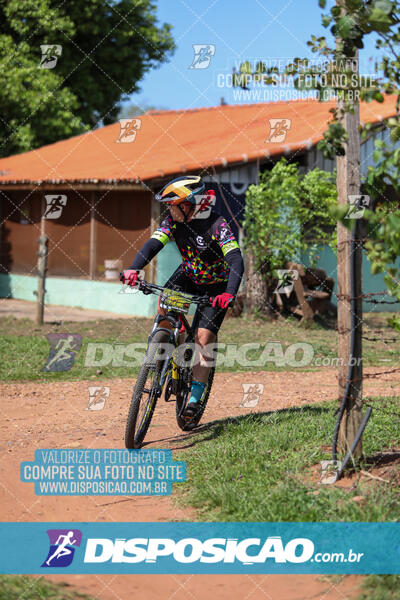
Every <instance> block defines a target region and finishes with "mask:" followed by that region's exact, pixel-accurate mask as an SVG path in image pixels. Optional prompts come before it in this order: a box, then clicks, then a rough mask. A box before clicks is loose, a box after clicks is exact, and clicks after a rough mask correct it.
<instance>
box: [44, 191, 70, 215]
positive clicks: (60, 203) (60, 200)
mask: <svg viewBox="0 0 400 600" xmlns="http://www.w3.org/2000/svg"><path fill="white" fill-rule="evenodd" d="M45 199H46V210H45V212H44V215H43V218H44V219H58V218H59V217H61V213H62V211H63V208H64V206H65V205H66V204H67V196H65V194H56V195H53V194H47V195H45Z"/></svg>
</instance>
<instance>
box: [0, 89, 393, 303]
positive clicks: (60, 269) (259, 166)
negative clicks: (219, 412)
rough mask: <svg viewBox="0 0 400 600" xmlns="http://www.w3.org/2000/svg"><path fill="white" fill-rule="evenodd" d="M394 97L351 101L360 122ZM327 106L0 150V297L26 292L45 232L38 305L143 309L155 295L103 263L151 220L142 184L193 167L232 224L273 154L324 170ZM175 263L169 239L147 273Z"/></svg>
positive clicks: (128, 126) (173, 114)
mask: <svg viewBox="0 0 400 600" xmlns="http://www.w3.org/2000/svg"><path fill="white" fill-rule="evenodd" d="M395 101H396V99H395V97H390V96H389V97H387V98H386V99H385V102H384V103H382V104H380V103H377V102H371V103H368V104H366V103H362V105H361V107H360V119H361V122H362V123H372V124H379V123H381V122H382V121H383V120H384V119H387V118H388V117H390V116H393V115H394V114H396V108H395ZM334 104H335V103H334V102H324V103H322V102H318V101H316V100H310V99H308V100H297V101H290V102H270V103H258V104H249V105H222V106H216V107H212V108H203V109H193V110H176V111H159V112H157V111H152V112H148V113H146V114H144V115H141V116H140V117H135V118H133V119H123V120H121V121H120V122H119V123H115V124H113V125H109V126H106V127H102V128H99V129H95V130H92V131H90V132H87V133H84V134H82V135H78V136H75V137H72V138H69V139H66V140H62V141H60V142H56V143H54V144H50V145H48V146H44V147H42V148H39V149H37V150H32V151H30V152H25V153H22V154H18V155H14V156H9V157H7V158H3V159H1V160H0V190H1V198H2V201H1V209H0V210H1V215H0V216H1V219H0V221H1V229H0V236H1V245H0V248H1V258H0V264H1V274H0V295H1V296H2V297H8V296H12V297H15V298H23V299H29V300H34V299H35V296H34V292H35V290H36V286H37V283H36V280H37V250H38V241H37V240H38V237H39V235H40V234H41V233H45V234H46V235H47V236H48V238H49V256H48V278H47V282H46V303H48V304H64V305H69V306H82V307H84V308H98V309H101V310H112V311H114V312H119V313H131V314H138V315H149V314H152V312H153V310H154V299H153V298H149V297H146V298H144V297H141V298H140V299H139V298H138V297H137V296H138V295H137V294H136V295H131V294H125V293H120V292H121V286H120V284H119V282H118V281H112V280H110V279H108V277H110V276H111V275H110V272H109V271H108V270H107V269H106V268H105V261H107V260H115V261H120V266H121V268H122V267H126V266H127V265H128V264H130V262H131V259H132V257H133V256H134V255H135V253H136V252H137V250H138V249H139V248H140V247H141V246H142V244H143V243H144V241H145V240H146V239H147V238H148V237H149V235H150V233H151V231H152V230H153V229H154V228H155V227H156V224H157V222H158V219H159V212H158V210H159V206H158V205H157V203H156V202H155V201H154V199H153V192H154V191H156V190H158V189H159V188H160V187H161V186H162V185H164V183H166V182H167V181H168V180H169V179H172V178H173V177H174V176H178V175H180V174H182V173H196V174H201V175H202V176H203V178H204V179H205V180H206V182H207V185H208V187H209V188H213V189H214V190H215V191H216V194H217V206H216V208H217V210H218V211H219V212H222V213H223V214H224V215H225V216H226V217H227V219H228V221H230V224H231V225H232V227H233V229H234V230H236V231H238V225H240V220H241V218H242V214H243V209H244V197H245V192H246V189H247V187H248V185H250V184H252V183H257V181H258V174H259V172H260V171H263V170H265V169H269V168H271V167H272V166H273V164H274V163H275V162H276V161H277V160H279V158H280V157H281V156H286V157H287V158H288V160H292V161H296V162H297V163H298V164H299V165H300V166H301V167H302V168H303V169H304V170H309V169H312V168H314V167H316V166H318V167H320V168H323V169H326V170H332V169H333V167H334V163H333V161H329V160H325V159H324V158H323V156H322V155H321V153H320V152H319V151H318V150H317V149H316V145H317V143H318V141H319V140H320V139H321V138H322V136H323V132H324V131H325V130H326V128H327V123H328V121H329V120H330V112H329V110H330V109H331V108H332V107H333V106H334ZM379 135H385V134H382V133H380V134H379ZM373 141H374V140H373V136H372V137H371V138H370V139H369V140H368V141H367V142H366V143H364V144H363V146H362V171H363V172H365V171H366V168H367V166H368V165H371V164H372V152H373ZM178 260H179V258H178V255H177V251H176V249H175V248H174V245H173V244H169V245H168V246H167V247H166V248H165V249H164V250H163V251H162V252H161V253H160V255H159V256H158V259H157V262H155V261H153V263H151V264H150V265H148V267H147V268H146V269H147V273H146V277H147V278H148V279H149V280H152V281H158V282H163V281H165V280H166V278H167V277H168V275H169V274H170V273H171V272H172V271H173V269H174V268H175V267H176V264H177V261H178ZM116 266H118V265H116ZM382 289H383V288H382ZM140 296H141V295H140Z"/></svg>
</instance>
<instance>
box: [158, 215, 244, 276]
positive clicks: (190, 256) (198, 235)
mask: <svg viewBox="0 0 400 600" xmlns="http://www.w3.org/2000/svg"><path fill="white" fill-rule="evenodd" d="M151 237H152V238H153V239H156V240H159V241H160V242H161V243H162V244H164V245H165V244H167V243H168V242H170V241H171V240H175V242H176V245H177V246H178V249H179V252H180V253H181V256H182V267H183V270H184V271H185V273H186V274H187V275H188V277H190V279H192V280H193V281H194V282H195V283H196V284H198V285H203V284H210V283H219V282H226V281H228V276H229V267H228V265H227V263H226V261H225V258H224V257H225V256H226V255H227V254H228V252H230V251H231V250H235V249H239V245H238V243H237V241H236V239H235V236H234V235H233V233H232V230H231V228H230V227H229V225H228V223H227V222H226V220H225V218H224V217H222V216H221V215H219V214H217V213H215V212H211V214H210V216H209V217H208V218H207V219H193V220H192V221H190V222H189V223H178V222H176V221H173V219H172V217H171V216H170V215H169V216H167V217H166V218H165V219H164V220H163V221H162V223H161V225H160V227H158V229H156V230H155V232H154V233H153V235H152V236H151Z"/></svg>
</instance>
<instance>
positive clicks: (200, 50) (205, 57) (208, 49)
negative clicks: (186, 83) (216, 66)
mask: <svg viewBox="0 0 400 600" xmlns="http://www.w3.org/2000/svg"><path fill="white" fill-rule="evenodd" d="M193 50H194V58H193V62H192V64H191V65H190V67H189V69H207V67H208V66H209V65H210V61H211V58H212V57H213V56H214V54H215V46H214V44H193Z"/></svg>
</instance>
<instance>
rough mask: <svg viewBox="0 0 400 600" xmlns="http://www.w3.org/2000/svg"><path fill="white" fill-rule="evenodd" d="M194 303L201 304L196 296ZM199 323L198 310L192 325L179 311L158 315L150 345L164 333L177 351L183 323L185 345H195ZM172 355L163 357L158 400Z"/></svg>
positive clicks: (154, 286) (148, 286) (146, 284)
mask: <svg viewBox="0 0 400 600" xmlns="http://www.w3.org/2000/svg"><path fill="white" fill-rule="evenodd" d="M141 284H144V286H145V289H146V288H147V289H149V288H150V289H151V288H152V292H153V293H155V290H157V291H162V290H163V289H164V288H161V287H160V286H156V285H154V284H148V283H147V282H141ZM139 289H140V284H139ZM147 293H149V292H147ZM203 301H205V299H203ZM193 302H195V303H197V305H199V303H200V302H199V300H198V299H196V297H195V296H193ZM162 321H168V322H169V323H170V325H171V327H172V329H169V328H167V327H159V324H160V323H161V322H162ZM198 321H199V314H198V310H197V309H196V312H195V315H194V318H193V321H192V324H191V325H190V323H189V322H188V320H187V319H186V317H185V315H184V314H182V313H180V312H179V311H174V310H173V309H171V310H168V311H167V313H166V314H165V315H162V314H160V313H158V314H157V315H156V317H155V319H154V323H153V328H152V330H151V332H150V335H149V337H148V344H150V343H151V340H152V338H153V337H154V335H155V334H156V332H159V331H164V332H165V333H166V334H167V335H168V339H167V342H166V343H167V344H171V346H173V348H174V350H175V349H176V348H177V347H178V346H179V330H180V328H181V324H182V323H183V324H184V326H185V331H186V338H185V340H184V343H185V344H191V343H194V341H195V333H196V329H197V323H198ZM172 355H173V351H172V352H171V353H170V354H169V355H167V356H165V357H163V359H162V360H163V361H164V364H163V368H162V371H161V374H160V379H159V382H158V386H157V389H156V396H157V398H159V397H160V396H161V394H162V390H163V388H164V384H165V380H166V378H167V375H168V372H169V369H170V364H171V359H172Z"/></svg>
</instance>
